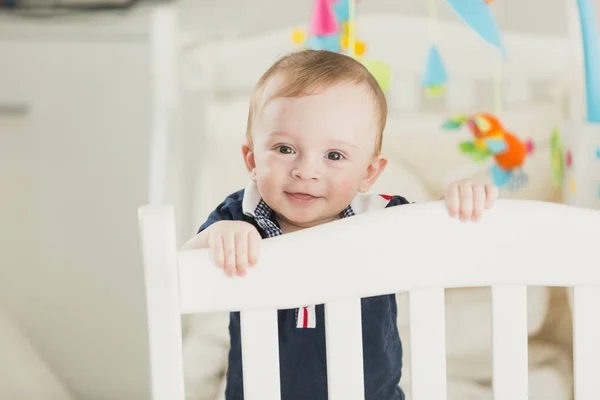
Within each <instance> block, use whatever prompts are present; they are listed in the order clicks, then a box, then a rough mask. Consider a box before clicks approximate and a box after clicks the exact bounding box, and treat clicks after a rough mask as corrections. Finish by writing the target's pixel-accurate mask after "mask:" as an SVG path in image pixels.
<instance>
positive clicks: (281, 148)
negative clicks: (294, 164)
mask: <svg viewBox="0 0 600 400" xmlns="http://www.w3.org/2000/svg"><path fill="white" fill-rule="evenodd" d="M277 151H279V152H280V153H282V154H294V150H292V148H291V147H289V146H277Z"/></svg>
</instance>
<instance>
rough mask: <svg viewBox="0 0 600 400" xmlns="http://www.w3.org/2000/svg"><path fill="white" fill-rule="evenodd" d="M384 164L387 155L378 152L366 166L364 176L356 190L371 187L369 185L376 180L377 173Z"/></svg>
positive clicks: (383, 167) (378, 173) (381, 169)
mask: <svg viewBox="0 0 600 400" xmlns="http://www.w3.org/2000/svg"><path fill="white" fill-rule="evenodd" d="M386 165H387V157H386V156H385V155H383V154H378V155H376V156H375V157H373V160H372V161H371V163H370V164H369V166H368V167H367V171H366V172H365V176H364V178H363V179H362V181H361V182H360V186H359V187H358V191H359V192H360V193H365V192H368V191H369V189H371V186H373V184H374V183H375V182H376V181H377V178H379V175H381V173H382V172H383V170H384V169H385V166H386Z"/></svg>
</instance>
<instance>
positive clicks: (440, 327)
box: [139, 200, 600, 400]
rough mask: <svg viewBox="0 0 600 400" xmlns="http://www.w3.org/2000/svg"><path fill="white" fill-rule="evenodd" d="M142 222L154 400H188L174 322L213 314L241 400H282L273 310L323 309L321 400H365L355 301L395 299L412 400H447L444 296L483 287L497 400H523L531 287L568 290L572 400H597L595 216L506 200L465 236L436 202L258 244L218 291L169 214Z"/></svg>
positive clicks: (144, 214)
mask: <svg viewBox="0 0 600 400" xmlns="http://www.w3.org/2000/svg"><path fill="white" fill-rule="evenodd" d="M139 220H140V234H141V242H142V251H143V260H144V270H145V279H146V290H147V299H148V302H147V312H148V322H149V330H150V332H149V340H150V359H151V376H152V394H153V397H152V398H153V400H180V399H181V400H183V399H184V389H183V388H184V383H183V374H182V357H181V350H182V349H181V319H180V315H181V314H186V313H207V312H213V311H241V322H242V327H241V328H242V359H243V373H244V391H245V398H246V399H247V400H278V399H279V398H280V388H279V355H278V337H277V325H276V324H277V312H276V310H277V309H282V308H295V307H299V306H302V305H306V304H325V305H326V340H327V365H328V370H327V375H328V387H329V398H330V399H332V400H353V399H357V400H359V399H361V400H362V399H364V395H363V391H364V389H363V377H362V373H363V365H362V340H361V332H362V330H361V311H360V297H368V296H373V295H380V294H387V293H396V292H404V291H407V292H409V299H410V306H409V309H410V336H411V345H410V350H409V351H410V354H411V359H412V398H413V399H414V400H442V399H446V354H445V334H444V332H445V326H444V325H445V320H444V289H445V288H459V287H486V286H491V287H492V294H493V295H492V298H493V301H492V304H493V305H492V315H493V322H492V323H493V342H494V348H493V360H494V363H493V366H494V373H493V390H494V399H496V400H519V399H522V400H524V399H527V398H528V363H527V351H528V350H527V333H526V332H527V327H526V313H527V308H526V287H527V286H528V285H543V286H564V287H573V288H574V290H573V293H574V297H573V316H574V339H575V340H574V343H575V344H574V354H575V359H574V361H575V368H574V371H575V398H576V399H577V400H586V399H589V400H596V399H598V398H600V379H598V377H597V370H598V367H597V363H598V360H599V359H600V340H598V339H599V338H600V318H599V317H598V312H597V310H596V309H595V308H596V307H597V306H598V305H599V304H600V273H599V272H598V271H597V269H596V268H597V267H598V258H597V257H598V250H597V249H598V247H596V246H598V242H599V241H600V212H598V211H593V210H587V209H583V208H575V207H570V206H565V205H558V204H553V203H546V202H537V201H521V200H501V201H499V202H498V204H497V205H496V207H495V208H494V209H493V210H491V211H489V212H488V213H487V214H486V215H485V218H484V219H483V221H481V222H479V223H477V224H474V223H463V222H460V221H458V220H455V219H452V218H450V217H448V215H447V212H446V210H445V207H444V206H443V204H442V203H441V202H430V203H423V204H411V205H406V206H403V207H396V208H392V209H386V210H383V211H379V212H373V213H370V214H364V215H359V216H356V217H353V218H348V219H344V220H339V221H336V222H333V223H330V224H326V225H321V226H318V227H315V228H311V229H309V230H304V231H300V232H297V233H293V234H288V235H284V236H280V237H277V238H272V239H268V240H265V241H263V243H262V251H261V259H260V261H259V264H258V266H257V267H256V268H255V269H253V270H251V271H250V273H249V275H248V276H247V277H245V278H242V279H238V278H235V279H230V278H227V277H226V276H225V275H224V273H222V271H221V270H219V269H218V268H216V267H214V266H213V265H212V264H211V263H210V261H209V260H208V252H207V251H206V250H194V251H187V252H179V253H178V251H177V248H176V240H175V224H174V217H173V209H172V208H171V207H161V206H146V207H143V208H141V209H140V211H139ZM399 226H402V230H403V232H407V234H406V235H404V236H403V238H402V242H401V243H399V242H398V235H397V234H396V233H397V229H398V227H399ZM408 232H410V234H408ZM290 255H291V256H290ZM282 260H285V261H284V262H282ZM298 271H302V274H298V273H297V272H298ZM307 287H310V288H311V289H310V290H306V289H305V288H307Z"/></svg>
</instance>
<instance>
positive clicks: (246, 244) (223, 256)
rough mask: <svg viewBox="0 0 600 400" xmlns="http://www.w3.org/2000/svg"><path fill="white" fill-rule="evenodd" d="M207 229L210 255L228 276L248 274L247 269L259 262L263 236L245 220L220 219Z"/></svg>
mask: <svg viewBox="0 0 600 400" xmlns="http://www.w3.org/2000/svg"><path fill="white" fill-rule="evenodd" d="M207 231H208V247H209V248H210V256H211V258H212V260H213V262H214V263H215V264H216V265H217V266H219V267H221V268H224V269H225V273H226V274H227V275H228V276H230V277H234V276H236V275H239V276H246V270H247V269H248V268H249V267H253V266H254V265H255V264H256V263H257V262H258V255H259V251H260V241H261V237H260V234H259V233H258V231H257V230H256V228H255V227H254V226H252V225H250V224H249V223H247V222H243V221H219V222H216V223H214V224H213V225H211V226H210V227H209V228H208V229H207Z"/></svg>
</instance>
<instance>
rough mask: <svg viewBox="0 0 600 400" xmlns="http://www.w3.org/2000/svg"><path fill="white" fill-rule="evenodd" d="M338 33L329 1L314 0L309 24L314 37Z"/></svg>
mask: <svg viewBox="0 0 600 400" xmlns="http://www.w3.org/2000/svg"><path fill="white" fill-rule="evenodd" d="M338 32H339V28H338V23H337V19H336V17H335V13H334V12H333V10H332V8H331V4H330V1H329V0H315V4H314V7H313V13H312V18H311V24H310V33H311V35H314V36H325V35H333V34H336V33H338Z"/></svg>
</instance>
